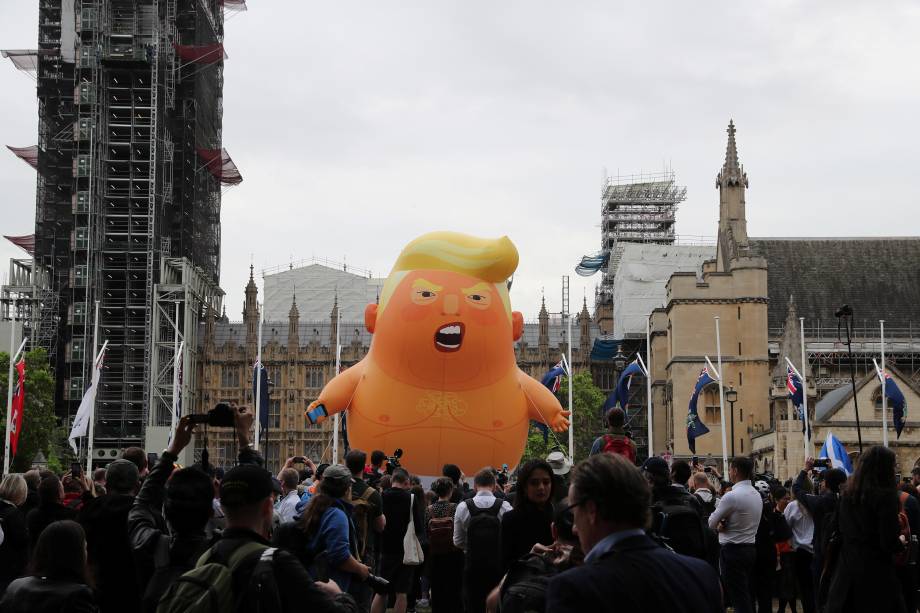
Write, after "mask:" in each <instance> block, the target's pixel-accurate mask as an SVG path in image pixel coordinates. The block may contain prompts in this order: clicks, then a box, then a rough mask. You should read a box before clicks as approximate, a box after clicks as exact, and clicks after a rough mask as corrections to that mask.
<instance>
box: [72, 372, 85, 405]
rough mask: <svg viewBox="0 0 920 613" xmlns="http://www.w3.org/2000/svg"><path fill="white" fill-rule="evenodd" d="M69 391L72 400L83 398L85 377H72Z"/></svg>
mask: <svg viewBox="0 0 920 613" xmlns="http://www.w3.org/2000/svg"><path fill="white" fill-rule="evenodd" d="M69 390H70V399H71V400H80V399H81V398H83V377H71V378H70V386H69Z"/></svg>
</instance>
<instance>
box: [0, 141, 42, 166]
mask: <svg viewBox="0 0 920 613" xmlns="http://www.w3.org/2000/svg"><path fill="white" fill-rule="evenodd" d="M6 148H7V149H9V150H10V151H12V152H13V153H14V154H15V155H16V157H18V158H19V159H20V160H22V161H23V162H25V163H26V164H28V165H29V166H31V167H32V168H34V169H35V170H38V145H32V146H31V147H10V146H9V145H7V146H6Z"/></svg>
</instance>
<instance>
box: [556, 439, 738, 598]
mask: <svg viewBox="0 0 920 613" xmlns="http://www.w3.org/2000/svg"><path fill="white" fill-rule="evenodd" d="M650 502H651V494H650V492H649V486H648V483H647V482H646V480H645V477H644V476H643V475H642V473H641V472H640V471H639V470H638V469H637V468H636V467H635V466H633V465H632V464H631V463H630V462H629V461H628V460H627V459H625V458H623V457H621V456H617V455H612V454H599V455H595V456H592V457H590V458H588V459H587V460H585V461H584V462H582V463H581V464H579V465H578V466H577V467H576V469H575V471H574V474H573V476H572V483H571V486H570V487H569V503H570V505H569V506H570V507H571V508H572V510H573V513H574V522H575V532H576V534H577V535H578V540H579V543H580V544H581V547H582V549H583V550H584V551H585V552H587V555H586V557H585V564H584V565H583V566H581V567H578V568H573V569H571V570H568V571H566V572H564V573H562V574H560V575H557V576H556V577H554V578H553V579H551V580H550V582H549V587H548V589H547V600H546V610H547V611H553V613H559V612H565V611H573V612H574V611H579V612H580V611H610V610H617V611H630V612H632V613H642V612H645V611H648V612H649V613H653V612H654V613H657V612H659V611H667V612H668V613H685V612H686V613H690V612H693V613H707V612H710V613H717V612H720V611H721V610H722V599H721V595H720V589H719V579H718V577H717V576H716V573H715V571H714V570H713V569H712V567H711V566H709V565H708V564H706V563H705V562H703V561H702V560H697V559H695V558H691V557H688V556H682V555H680V554H676V553H674V552H672V551H669V550H667V549H664V548H662V547H660V546H659V545H658V544H657V543H655V542H654V541H653V540H652V539H650V538H649V537H648V536H646V534H645V528H646V526H648V523H649V519H650V517H649V505H650Z"/></svg>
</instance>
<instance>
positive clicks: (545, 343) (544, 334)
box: [537, 296, 549, 356]
mask: <svg viewBox="0 0 920 613" xmlns="http://www.w3.org/2000/svg"><path fill="white" fill-rule="evenodd" d="M539 320H540V330H539V337H538V340H537V345H538V346H539V349H540V354H541V355H544V356H545V355H548V354H549V313H548V312H547V311H546V296H544V297H543V299H542V302H541V304H540V315H539Z"/></svg>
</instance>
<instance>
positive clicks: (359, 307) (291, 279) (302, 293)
mask: <svg viewBox="0 0 920 613" xmlns="http://www.w3.org/2000/svg"><path fill="white" fill-rule="evenodd" d="M383 281H384V280H383V279H374V278H368V277H363V276H361V275H356V274H352V273H350V272H346V271H344V270H338V269H336V268H329V267H328V266H323V265H322V264H310V265H309V266H303V267H301V268H293V269H291V270H285V271H283V272H279V273H275V274H270V275H265V307H264V308H265V321H274V322H279V321H280V322H284V321H287V320H288V313H290V311H291V301H292V299H293V297H294V295H295V293H296V296H297V311H298V312H299V313H300V321H325V320H328V319H329V318H330V316H331V314H332V307H333V305H334V304H335V300H336V297H338V304H339V310H340V312H341V317H342V321H343V322H346V321H347V322H363V321H364V308H365V307H366V306H367V305H368V304H372V303H374V302H376V301H377V296H378V295H379V293H380V287H381V286H382V285H383Z"/></svg>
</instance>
